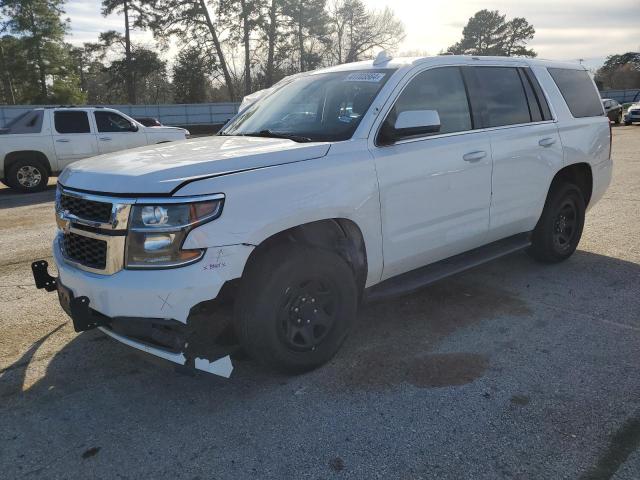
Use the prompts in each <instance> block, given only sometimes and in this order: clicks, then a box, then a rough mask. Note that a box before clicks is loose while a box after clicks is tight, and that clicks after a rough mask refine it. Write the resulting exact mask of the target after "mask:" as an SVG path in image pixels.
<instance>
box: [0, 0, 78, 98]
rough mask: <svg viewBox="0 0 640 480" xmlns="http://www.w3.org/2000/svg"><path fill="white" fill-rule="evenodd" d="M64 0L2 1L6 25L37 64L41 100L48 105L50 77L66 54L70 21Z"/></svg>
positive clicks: (0, 5)
mask: <svg viewBox="0 0 640 480" xmlns="http://www.w3.org/2000/svg"><path fill="white" fill-rule="evenodd" d="M63 4H64V1H63V0H0V7H1V8H2V14H3V16H4V17H5V18H7V19H8V20H6V26H7V27H8V30H9V31H10V32H12V33H15V34H16V35H18V36H19V37H20V38H21V39H22V40H23V41H24V45H25V46H26V50H27V52H28V54H29V57H30V59H33V60H34V62H35V67H36V70H37V74H38V86H39V90H40V94H39V96H38V98H37V99H35V100H37V101H39V102H46V101H47V96H48V84H47V77H48V76H50V75H52V74H53V73H55V70H56V68H57V66H58V65H59V64H60V63H61V62H60V58H61V57H62V56H63V54H64V50H63V48H62V47H63V41H64V35H65V33H66V32H67V30H68V28H69V21H68V20H62V18H61V16H62V14H63V13H64V10H63V9H62V6H63Z"/></svg>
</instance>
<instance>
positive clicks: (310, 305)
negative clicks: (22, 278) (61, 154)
mask: <svg viewBox="0 0 640 480" xmlns="http://www.w3.org/2000/svg"><path fill="white" fill-rule="evenodd" d="M611 170H612V161H611V127H610V124H609V120H608V119H607V117H606V116H605V115H604V111H603V107H602V103H601V102H600V98H599V96H598V92H597V89H596V87H595V85H594V83H593V81H592V79H591V78H590V76H589V73H588V72H587V71H586V70H585V69H584V68H583V67H581V66H580V65H573V64H560V63H554V62H547V61H542V60H528V59H516V58H499V57H465V56H439V57H430V58H399V59H391V58H388V57H385V56H384V55H382V56H380V57H379V58H378V59H376V60H375V61H373V62H372V61H369V62H360V63H350V64H348V65H341V66H337V67H332V68H328V69H324V70H319V71H314V72H307V73H305V74H302V75H298V76H296V77H295V78H292V79H291V80H290V81H287V82H283V83H282V84H280V85H279V86H278V87H277V88H275V89H273V90H272V91H270V92H266V93H265V95H263V96H262V97H261V98H259V99H257V100H256V101H255V102H254V103H251V104H249V105H248V106H246V108H244V109H243V110H242V111H240V112H239V113H238V115H237V116H236V117H234V118H233V119H232V120H231V121H230V122H229V123H228V124H227V126H226V127H225V128H224V129H223V130H222V131H221V132H220V134H219V135H218V136H214V137H209V138H202V139H193V140H188V141H186V142H178V143H171V144H167V145H157V146H152V147H142V148H138V149H134V150H129V151H127V152H124V153H120V154H117V155H111V156H103V157H100V159H88V160H83V161H81V162H77V163H74V164H72V165H70V166H69V167H67V168H66V169H65V170H64V172H63V173H62V175H61V176H60V177H59V180H58V191H57V201H56V218H57V222H58V226H59V231H58V234H57V237H56V239H55V241H54V244H53V256H54V259H55V262H56V264H57V269H58V274H59V276H58V277H57V278H54V277H52V276H51V275H50V274H49V273H48V272H47V263H46V262H45V261H37V262H34V263H33V264H32V269H33V274H34V279H35V282H36V286H37V287H39V288H44V289H47V290H50V291H57V292H58V296H59V299H60V303H61V305H62V307H63V308H64V309H65V311H66V312H67V313H68V314H69V315H70V316H71V318H72V319H73V323H74V327H75V329H76V330H77V331H83V330H89V329H92V328H99V329H100V330H101V331H102V332H104V333H105V334H107V335H109V336H111V337H113V338H115V339H117V340H118V341H121V342H124V343H126V344H127V345H130V346H131V347H134V348H137V349H140V350H143V351H145V352H148V353H151V354H153V355H156V356H159V357H162V358H164V359H167V360H170V361H172V362H175V363H176V364H179V365H182V366H188V367H193V368H196V369H201V370H206V371H209V372H214V373H219V374H223V375H228V374H229V373H230V371H231V360H230V357H229V354H230V353H231V352H233V350H234V349H235V348H237V345H240V346H241V347H242V348H243V349H244V351H246V352H247V353H248V354H249V355H250V356H251V357H253V358H255V359H257V360H259V361H261V362H264V363H265V364H268V365H270V366H272V367H275V368H278V369H281V370H285V371H290V372H301V371H305V370H309V369H312V368H315V367H318V366H319V365H321V364H323V363H324V362H326V361H328V360H329V359H331V358H332V357H333V355H334V354H335V353H336V352H337V351H338V349H339V347H340V346H341V345H342V343H343V341H344V339H345V338H346V336H347V334H348V333H349V332H350V330H351V327H352V326H353V324H354V320H355V318H356V313H357V309H358V306H359V304H360V303H361V302H362V301H366V300H372V299H379V298H382V297H384V296H386V295H397V294H400V293H402V292H407V291H411V290H415V289H417V288H420V287H421V286H423V285H426V284H428V283H430V282H433V281H435V280H438V279H440V278H443V277H445V276H447V275H450V274H452V273H457V272H460V271H462V270H464V269H465V268H469V267H472V266H475V265H478V264H480V263H482V262H486V261H489V260H491V259H494V258H497V257H499V256H501V255H505V254H509V253H512V252H515V251H518V250H521V249H526V250H527V251H528V252H529V253H530V254H531V255H532V256H533V257H534V258H535V259H537V260H539V261H542V262H560V261H562V260H565V259H567V258H568V257H570V256H571V255H572V254H573V252H574V251H575V249H576V247H577V246H578V242H579V241H580V237H581V234H582V228H583V225H584V219H585V212H586V211H587V209H588V208H589V207H591V206H593V205H594V204H595V203H596V202H597V201H598V200H599V199H600V198H601V197H602V196H603V194H604V192H605V190H606V189H607V186H608V185H609V182H610V178H611ZM227 313H229V314H227ZM389 321H390V322H393V321H394V319H393V318H390V319H389Z"/></svg>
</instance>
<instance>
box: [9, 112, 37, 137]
mask: <svg viewBox="0 0 640 480" xmlns="http://www.w3.org/2000/svg"><path fill="white" fill-rule="evenodd" d="M43 117H44V112H43V111H42V110H33V111H31V112H26V113H23V114H22V115H20V116H19V117H17V118H14V119H13V120H12V121H11V122H9V124H8V125H7V126H6V127H5V129H4V131H3V132H2V133H11V134H16V133H40V131H41V130H42V118H43Z"/></svg>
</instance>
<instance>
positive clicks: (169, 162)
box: [58, 136, 329, 195]
mask: <svg viewBox="0 0 640 480" xmlns="http://www.w3.org/2000/svg"><path fill="white" fill-rule="evenodd" d="M328 151H329V144H328V143H296V142H294V141H292V140H287V139H276V138H262V137H224V136H215V137H207V138H199V139H194V140H186V141H181V142H172V143H163V144H160V145H155V146H153V147H140V148H135V149H132V150H123V151H120V152H114V153H110V154H107V155H99V156H97V157H91V158H88V159H86V160H81V161H79V162H74V163H72V164H71V165H69V166H68V167H67V168H65V169H64V171H63V172H62V174H61V175H60V177H59V179H58V181H59V182H60V183H61V184H62V185H64V186H65V187H70V188H77V189H80V190H88V191H93V192H106V193H115V194H125V195H135V194H167V193H171V192H172V191H173V190H175V189H176V188H177V187H178V186H179V185H180V184H182V183H184V182H186V181H188V180H194V179H199V178H205V177H211V176H216V175H224V174H228V173H235V172H239V171H242V170H250V169H255V168H262V167H271V166H275V165H282V164H285V163H292V162H299V161H302V160H311V159H313V158H319V157H323V156H325V155H326V154H327V152H328Z"/></svg>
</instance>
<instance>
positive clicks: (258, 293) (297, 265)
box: [235, 244, 358, 373]
mask: <svg viewBox="0 0 640 480" xmlns="http://www.w3.org/2000/svg"><path fill="white" fill-rule="evenodd" d="M357 300H358V294H357V287H356V282H355V279H354V275H353V272H352V270H351V268H350V267H349V266H348V265H347V263H346V262H345V261H344V260H343V259H342V258H341V257H340V256H339V255H337V254H335V253H333V252H330V251H327V250H321V249H317V248H310V247H306V246H302V245H297V244H293V245H291V244H289V245H280V246H277V247H274V248H272V249H270V250H268V251H264V252H262V254H260V256H259V257H258V258H256V259H254V260H253V261H252V262H251V264H250V265H249V266H248V267H247V270H246V271H245V274H244V275H243V279H242V282H241V285H240V289H239V291H238V295H237V297H236V311H235V326H236V331H237V334H238V337H239V339H240V343H241V344H242V346H243V348H244V349H245V351H246V352H247V353H248V354H249V355H250V356H251V357H253V358H254V359H256V360H258V361H260V362H262V363H264V364H267V365H269V366H271V367H273V368H276V369H278V370H281V371H285V372H294V373H300V372H304V371H308V370H312V369H314V368H317V367H319V366H320V365H322V364H324V363H325V362H327V361H329V360H330V359H331V358H332V357H333V356H334V355H335V353H336V352H337V351H338V349H339V348H340V346H341V345H342V343H343V341H344V339H345V338H346V336H347V334H348V333H349V331H350V329H351V326H352V325H353V321H354V319H355V317H356V312H357Z"/></svg>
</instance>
